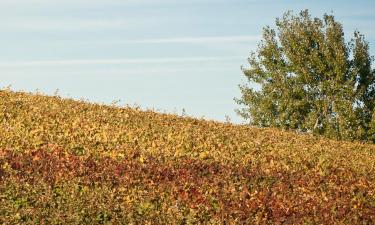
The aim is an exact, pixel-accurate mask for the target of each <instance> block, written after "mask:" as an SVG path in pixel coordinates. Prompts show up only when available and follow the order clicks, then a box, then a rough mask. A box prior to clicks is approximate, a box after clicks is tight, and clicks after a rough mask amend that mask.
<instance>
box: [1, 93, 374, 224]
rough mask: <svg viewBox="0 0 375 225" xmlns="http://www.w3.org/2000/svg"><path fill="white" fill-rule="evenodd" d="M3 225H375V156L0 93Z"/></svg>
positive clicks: (363, 148) (309, 139)
mask: <svg viewBox="0 0 375 225" xmlns="http://www.w3.org/2000/svg"><path fill="white" fill-rule="evenodd" d="M0 205H1V207H0V223H5V224H16V223H46V224H55V223H70V224H95V223H98V224H99V223H113V224H121V223H122V224H127V223H133V224H145V223H152V224H165V223H170V224H190V223H209V224H212V223H217V224H222V223H223V222H224V221H225V222H227V223H229V224H232V223H236V224H243V223H263V222H266V221H268V222H270V223H281V222H286V223H293V224H301V223H308V224H315V223H319V224H321V223H323V224H330V223H346V224H373V223H375V145H371V144H362V143H357V142H355V143H352V142H339V141H334V140H328V139H323V138H318V137H313V136H310V135H300V134H296V133H293V132H283V131H279V130H276V129H259V128H251V127H248V126H244V125H232V124H227V123H218V122H212V121H204V120H198V119H194V118H186V117H179V116H176V115H166V114H159V113H156V112H152V111H140V110H137V109H133V108H127V107H126V108H119V107H114V106H105V105H99V104H90V103H86V102H79V101H74V100H69V99H62V98H60V97H48V96H43V95H36V94H27V93H21V92H12V91H8V90H0Z"/></svg>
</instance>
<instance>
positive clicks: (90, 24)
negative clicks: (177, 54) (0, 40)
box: [0, 18, 129, 31]
mask: <svg viewBox="0 0 375 225" xmlns="http://www.w3.org/2000/svg"><path fill="white" fill-rule="evenodd" d="M128 24H129V21H128V20H125V19H65V18H62V19H28V20H26V19H25V20H8V21H5V22H4V23H2V24H1V25H0V27H1V28H3V29H4V28H6V29H10V30H23V31H24V30H32V31H35V30H36V31H43V30H63V31H65V30H102V29H119V28H124V27H127V26H128Z"/></svg>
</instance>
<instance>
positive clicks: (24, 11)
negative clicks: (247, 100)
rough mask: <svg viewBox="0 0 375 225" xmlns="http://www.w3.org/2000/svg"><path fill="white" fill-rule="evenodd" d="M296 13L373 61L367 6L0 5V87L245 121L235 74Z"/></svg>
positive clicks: (110, 0) (110, 1) (102, 1)
mask: <svg viewBox="0 0 375 225" xmlns="http://www.w3.org/2000/svg"><path fill="white" fill-rule="evenodd" d="M303 9H309V10H310V12H311V14H312V16H318V17H321V16H322V15H323V14H324V13H331V12H333V14H334V15H335V17H336V19H337V20H338V21H339V22H341V23H342V24H343V26H344V32H345V35H346V36H347V40H349V38H350V37H351V35H352V33H353V32H354V30H359V31H360V32H361V33H363V34H364V35H365V37H366V39H367V40H368V41H369V42H370V52H371V54H372V55H375V45H374V44H375V13H374V12H375V1H374V0H356V1H348V0H341V1H339V0H332V1H329V0H325V1H323V0H314V1H311V0H186V1H181V0H0V88H3V87H7V86H11V89H13V90H23V91H36V90H38V91H40V92H42V93H45V94H49V95H51V94H54V93H55V92H56V90H58V93H59V95H61V96H63V97H70V98H75V99H86V100H89V101H91V102H98V103H106V104H110V103H112V102H114V101H118V104H119V105H133V106H134V105H137V106H140V107H141V108H143V109H153V110H156V111H160V112H167V113H177V114H182V112H183V111H185V113H186V114H188V115H190V116H193V117H197V118H205V119H209V120H217V121H225V120H226V118H227V117H229V118H230V119H231V121H232V122H234V123H243V122H245V121H243V120H242V119H241V118H240V117H239V116H237V115H236V113H235V109H237V108H239V107H240V106H238V105H237V104H236V103H235V102H234V100H233V98H235V97H240V91H239V88H238V85H239V84H243V83H244V82H245V81H246V79H245V77H244V75H243V74H242V72H241V66H245V67H246V66H247V58H248V56H249V55H250V52H252V51H255V50H256V47H257V44H258V43H259V41H260V39H261V34H262V28H263V27H265V26H267V25H269V26H271V27H272V26H274V22H275V19H276V17H281V16H282V15H283V13H284V12H286V11H287V10H293V11H294V12H299V11H300V10H303Z"/></svg>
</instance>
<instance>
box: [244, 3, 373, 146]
mask: <svg viewBox="0 0 375 225" xmlns="http://www.w3.org/2000/svg"><path fill="white" fill-rule="evenodd" d="M372 61H373V58H372V57H371V56H370V53H369V45H368V42H367V41H366V40H365V38H364V36H363V35H361V34H360V33H359V32H358V31H356V32H355V33H354V37H353V39H352V40H351V41H350V42H349V43H346V42H345V39H344V32H343V27H342V25H341V24H340V23H339V22H337V21H336V20H335V18H334V16H332V15H324V18H323V19H319V18H311V16H310V14H309V12H308V11H307V10H305V11H302V12H301V13H300V14H299V15H293V14H292V13H291V12H288V13H286V14H285V15H284V16H283V17H282V18H281V19H277V20H276V29H273V28H270V27H266V28H265V29H264V32H263V41H262V42H261V44H260V45H259V48H258V50H257V52H254V53H253V54H252V55H251V56H250V58H249V63H250V68H248V69H244V74H245V76H246V77H247V78H248V81H249V83H250V86H248V85H242V86H241V91H242V97H241V99H237V102H238V103H239V104H241V105H243V106H245V108H244V109H243V110H242V111H240V114H241V115H242V116H243V117H244V118H247V119H250V121H251V124H252V125H256V126H260V127H279V128H283V129H286V130H298V131H302V132H309V133H314V134H320V135H324V136H326V137H330V138H336V139H344V140H355V139H357V140H366V141H373V142H374V143H375V138H374V135H375V132H374V130H373V129H371V126H372V127H373V126H374V124H375V117H373V113H375V110H374V109H375V70H374V69H373V68H372V66H371V63H372ZM254 83H256V84H258V86H260V90H258V89H255V88H253V87H254V85H253V84H254ZM371 120H372V122H371ZM371 124H372V125H371Z"/></svg>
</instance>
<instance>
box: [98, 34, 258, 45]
mask: <svg viewBox="0 0 375 225" xmlns="http://www.w3.org/2000/svg"><path fill="white" fill-rule="evenodd" d="M260 39H261V36H260V35H240V36H212V37H174V38H150V39H139V40H124V41H108V42H102V44H173V43H174V44H203V43H204V44H205V43H237V42H255V41H259V40H260Z"/></svg>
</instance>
